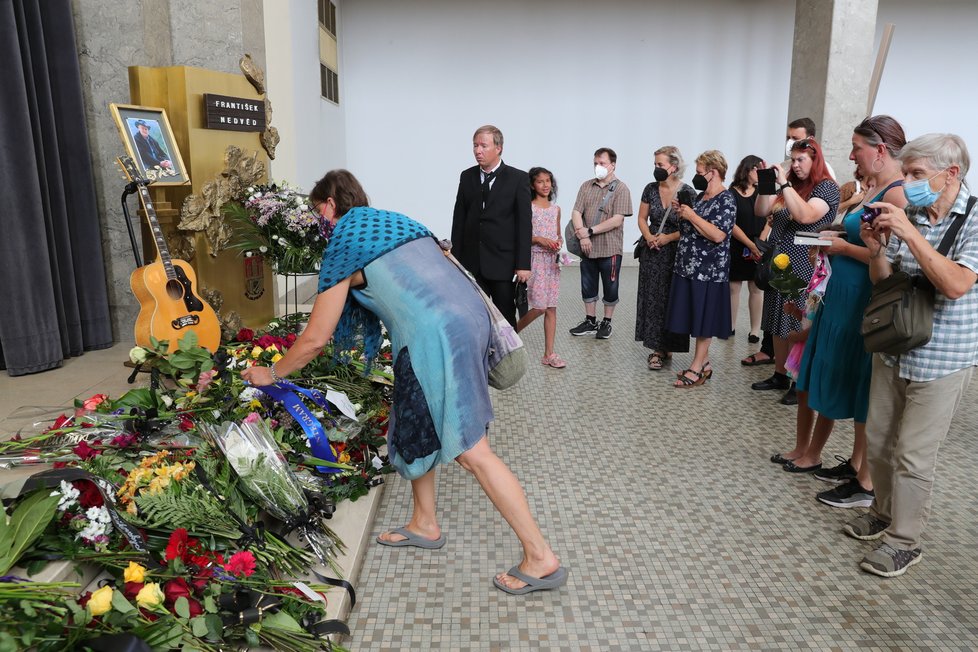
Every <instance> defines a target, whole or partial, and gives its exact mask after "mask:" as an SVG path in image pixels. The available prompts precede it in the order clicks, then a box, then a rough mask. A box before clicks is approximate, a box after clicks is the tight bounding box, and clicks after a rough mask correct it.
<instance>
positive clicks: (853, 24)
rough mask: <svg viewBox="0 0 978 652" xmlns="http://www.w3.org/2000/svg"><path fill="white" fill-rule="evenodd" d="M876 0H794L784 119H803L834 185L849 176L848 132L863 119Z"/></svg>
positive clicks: (870, 68) (872, 55)
mask: <svg viewBox="0 0 978 652" xmlns="http://www.w3.org/2000/svg"><path fill="white" fill-rule="evenodd" d="M877 7H878V0H796V2H795V37H794V49H793V51H792V54H791V86H790V92H789V98H788V119H787V121H786V122H790V121H791V120H795V119H797V118H804V117H809V118H811V119H812V120H814V121H815V124H816V125H817V126H818V135H817V138H818V141H819V143H820V144H821V145H822V148H823V151H824V152H825V156H826V158H827V159H828V162H829V163H830V164H831V165H832V167H833V168H835V171H836V174H837V175H838V177H839V183H840V184H842V183H845V182H846V181H848V180H849V179H850V178H852V170H853V166H852V163H851V162H850V161H849V150H850V147H851V142H850V139H851V137H852V129H853V127H855V126H856V125H857V124H859V122H860V121H861V120H862V119H863V118H865V117H866V101H867V98H868V94H869V80H870V77H871V76H872V74H873V63H874V56H875V50H874V49H873V42H874V38H875V36H876V12H877Z"/></svg>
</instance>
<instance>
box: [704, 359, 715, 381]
mask: <svg viewBox="0 0 978 652" xmlns="http://www.w3.org/2000/svg"><path fill="white" fill-rule="evenodd" d="M710 378H713V366H712V365H711V364H710V362H709V360H707V362H706V364H705V365H703V382H704V383H705V382H706V381H708V380H709V379H710Z"/></svg>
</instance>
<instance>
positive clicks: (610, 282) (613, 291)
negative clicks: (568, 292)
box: [581, 255, 621, 306]
mask: <svg viewBox="0 0 978 652" xmlns="http://www.w3.org/2000/svg"><path fill="white" fill-rule="evenodd" d="M620 275H621V255H617V256H607V257H605V258H581V298H582V299H584V303H596V302H597V300H598V277H599V276H600V277H601V288H602V290H603V292H604V296H603V297H602V299H601V300H602V301H603V302H604V305H606V306H613V305H615V304H616V303H618V277H619V276H620Z"/></svg>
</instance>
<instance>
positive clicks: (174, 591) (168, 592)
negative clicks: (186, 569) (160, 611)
mask: <svg viewBox="0 0 978 652" xmlns="http://www.w3.org/2000/svg"><path fill="white" fill-rule="evenodd" d="M163 595H164V596H166V606H167V607H169V608H171V609H172V608H173V603H174V602H176V601H177V598H190V595H191V593H190V587H189V586H188V585H187V580H185V579H183V578H182V577H178V578H176V579H174V580H170V581H169V582H167V583H166V584H164V585H163Z"/></svg>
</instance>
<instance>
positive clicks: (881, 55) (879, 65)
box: [866, 23, 894, 117]
mask: <svg viewBox="0 0 978 652" xmlns="http://www.w3.org/2000/svg"><path fill="white" fill-rule="evenodd" d="M893 30H894V25H893V23H887V24H886V25H885V26H884V27H883V37H882V38H881V39H880V49H879V51H878V52H877V53H876V65H875V66H874V67H873V76H872V77H871V78H870V80H869V99H868V101H867V103H866V117H869V116H871V115H873V107H874V106H875V105H876V93H877V92H879V89H880V80H881V79H882V77H883V67H884V66H885V65H886V55H887V54H888V53H889V51H890V41H892V40H893Z"/></svg>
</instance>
